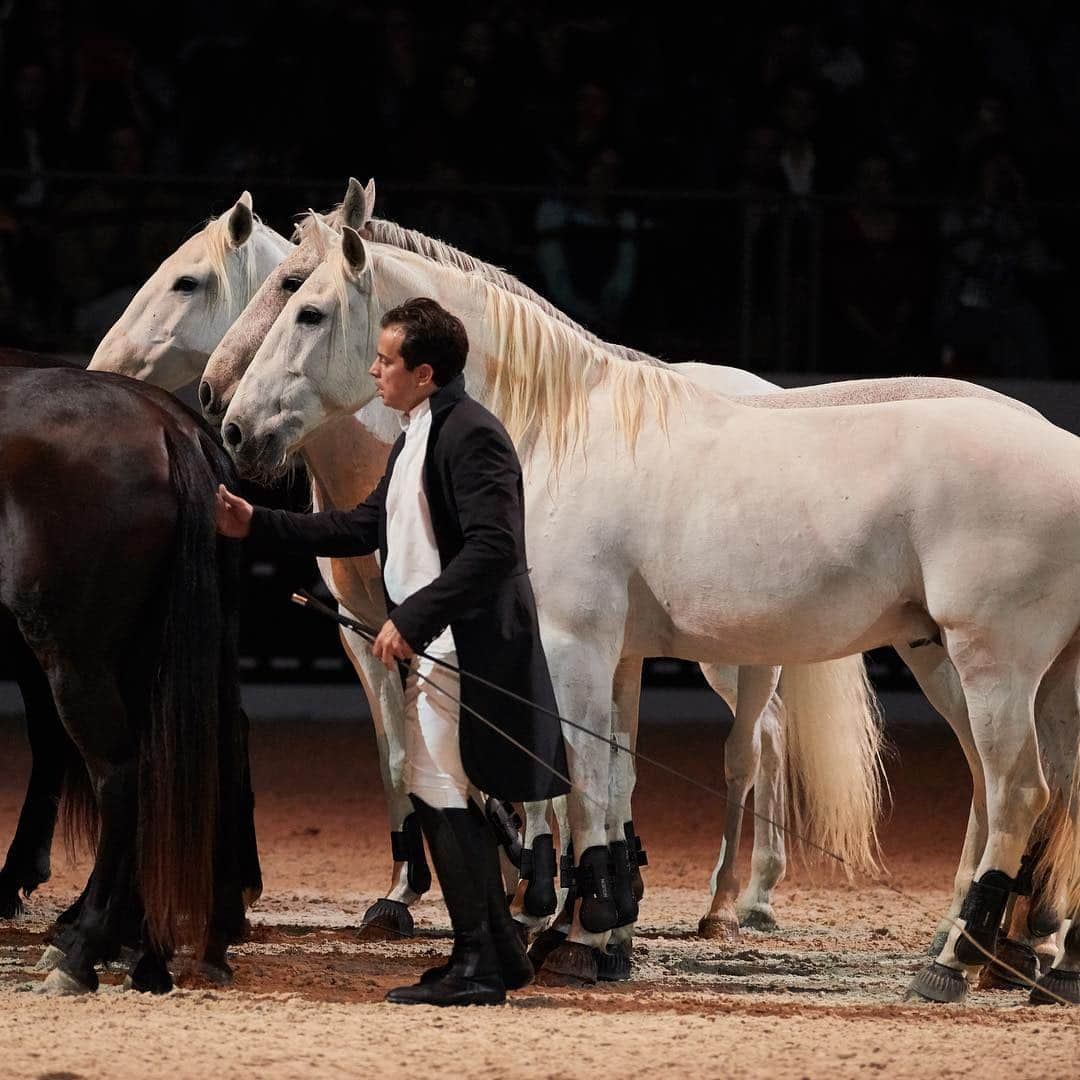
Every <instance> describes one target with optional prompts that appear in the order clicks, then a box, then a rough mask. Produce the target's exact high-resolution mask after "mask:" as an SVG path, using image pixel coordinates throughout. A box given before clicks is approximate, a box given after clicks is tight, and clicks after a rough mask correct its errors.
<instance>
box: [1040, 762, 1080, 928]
mask: <svg viewBox="0 0 1080 1080" xmlns="http://www.w3.org/2000/svg"><path fill="white" fill-rule="evenodd" d="M1068 766H1069V767H1070V768H1071V770H1072V777H1071V779H1069V781H1068V783H1066V784H1063V785H1061V787H1059V788H1058V789H1057V790H1056V791H1054V792H1053V794H1052V795H1051V798H1050V804H1049V805H1048V806H1047V808H1046V810H1044V811H1043V813H1042V816H1041V817H1040V818H1039V821H1038V822H1037V823H1036V826H1035V829H1034V830H1033V832H1032V835H1033V838H1034V839H1036V840H1038V841H1041V843H1040V845H1039V847H1040V851H1039V857H1038V859H1037V860H1036V862H1035V867H1034V875H1035V885H1036V892H1037V893H1039V894H1040V895H1042V896H1043V897H1046V898H1047V900H1048V901H1049V902H1050V903H1051V904H1052V906H1053V907H1054V908H1055V909H1056V910H1058V911H1059V914H1062V915H1064V916H1065V917H1066V918H1076V912H1078V911H1080V746H1078V747H1077V748H1076V749H1075V751H1074V752H1073V754H1072V755H1071V758H1070V760H1069V762H1068ZM1048 779H1051V784H1052V785H1053V781H1052V778H1050V777H1048Z"/></svg>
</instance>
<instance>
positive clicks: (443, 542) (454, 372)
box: [217, 298, 567, 1005]
mask: <svg viewBox="0 0 1080 1080" xmlns="http://www.w3.org/2000/svg"><path fill="white" fill-rule="evenodd" d="M381 325H382V331H381V333H380V335H379V343H378V351H377V353H376V356H375V361H374V363H373V364H372V365H371V374H372V376H373V377H374V378H375V381H376V383H377V384H378V394H379V396H380V397H381V398H382V401H383V404H385V405H387V406H389V407H390V408H391V409H396V410H398V411H400V412H401V414H402V417H401V426H402V428H403V431H402V434H401V436H400V437H399V438H398V440H397V442H396V443H395V444H394V447H393V449H392V450H391V451H390V459H389V461H388V463H387V467H386V474H385V475H384V476H383V478H382V480H380V481H379V484H378V486H377V487H376V488H375V490H374V491H373V492H372V493H371V495H369V496H368V497H367V499H365V500H364V501H363V502H362V503H361V504H360V505H359V506H357V507H356V508H355V509H354V510H350V511H340V510H330V511H325V512H323V513H317V514H292V513H288V512H287V511H284V510H267V509H263V508H257V507H253V506H252V505H251V504H250V503H248V502H245V501H244V500H243V499H241V498H238V497H237V496H235V495H233V494H231V493H230V492H228V491H227V490H226V489H225V488H224V487H222V488H220V489H219V492H218V504H217V522H218V530H219V531H220V532H221V533H223V534H224V535H226V536H233V537H244V536H248V535H257V536H259V537H261V538H263V539H264V540H268V541H270V542H271V543H273V544H277V545H278V546H280V547H281V548H282V549H285V550H288V551H291V552H305V553H308V554H311V555H330V556H337V557H346V556H351V555H366V554H369V553H370V552H372V551H375V550H378V551H379V553H380V566H381V567H382V570H383V587H384V590H385V593H386V600H387V610H388V612H389V613H390V618H388V619H387V621H386V622H385V623H384V624H383V627H382V629H381V630H380V631H379V634H378V636H377V637H376V639H375V642H374V643H373V645H372V651H373V652H374V654H375V656H377V657H378V658H379V659H380V660H381V661H382V662H383V663H384V664H386V665H387V666H388V667H392V666H393V665H394V664H396V663H397V662H398V661H408V662H409V667H408V674H407V677H406V680H405V709H406V734H405V741H406V746H405V754H406V782H407V784H408V788H409V797H410V798H411V799H412V802H413V804H414V806H415V807H416V811H417V814H418V816H419V818H420V823H421V827H422V829H423V832H424V835H425V837H426V838H427V843H428V848H429V849H430V851H431V857H432V861H433V863H434V864H435V871H436V873H437V875H438V878H439V884H440V885H441V886H442V890H443V896H444V898H445V900H446V907H447V909H448V911H449V912H450V921H451V923H452V925H453V928H454V948H453V952H452V953H451V956H450V961H449V963H448V964H445V965H442V966H441V967H438V968H433V969H431V970H430V971H427V972H425V973H424V975H423V976H422V977H421V979H420V982H419V984H417V985H416V986H409V987H400V988H398V989H396V990H391V991H390V993H389V994H388V995H387V999H388V1000H389V1001H392V1002H396V1003H399V1004H427V1005H471V1004H484V1005H487V1004H498V1003H500V1002H502V1001H504V1000H505V997H506V989H507V988H509V989H514V988H516V987H520V986H524V985H526V984H527V983H528V982H529V981H530V980H531V978H532V974H533V972H532V967H531V965H530V963H529V960H528V957H527V956H526V954H525V951H524V946H523V945H522V943H521V939H520V938H519V936H518V934H517V929H516V926H515V924H514V921H513V919H511V917H510V913H509V909H508V908H507V905H506V896H505V894H504V892H503V884H502V876H501V874H500V871H499V860H498V854H497V851H496V847H495V838H494V835H493V833H492V832H491V829H490V828H489V826H488V824H487V821H486V819H485V818H484V815H483V813H482V811H481V810H480V808H479V807H478V806H477V804H476V803H475V801H473V800H472V799H471V798H470V797H469V784H470V782H471V783H472V784H473V785H474V786H475V787H477V788H479V789H480V790H482V791H485V792H487V793H488V794H491V795H495V796H498V797H500V798H504V799H514V800H526V799H528V800H540V799H546V798H549V797H551V796H554V795H559V794H563V793H565V792H566V791H567V785H566V783H565V782H564V781H562V780H560V779H559V775H560V774H561V775H563V776H565V775H566V773H567V764H566V749H565V746H564V745H563V740H562V731H561V728H560V725H559V723H558V721H557V720H555V719H554V718H553V717H552V716H551V715H549V714H548V713H545V712H542V711H540V710H537V709H535V708H533V707H531V706H528V705H523V704H521V703H520V702H517V701H514V700H513V699H511V698H508V697H506V696H505V695H503V694H500V693H498V692H497V691H494V690H491V689H490V688H488V687H486V686H484V685H483V684H481V683H479V682H477V681H475V680H472V679H470V678H468V676H467V675H466V676H465V678H464V680H463V681H460V680H459V677H458V676H457V674H456V673H453V672H450V671H447V670H446V669H445V668H442V667H439V666H437V665H436V664H434V663H433V662H432V661H431V660H428V659H422V658H418V657H416V655H415V653H416V652H417V651H418V650H419V651H423V652H426V653H427V654H428V655H429V656H433V657H437V658H439V659H441V660H443V661H445V662H446V663H448V664H451V665H454V666H457V665H459V664H460V666H461V668H462V670H463V671H464V672H472V673H475V674H477V675H480V676H482V677H483V678H484V679H486V680H488V681H489V682H491V683H494V684H496V685H498V686H502V687H505V688H506V689H508V690H511V691H513V692H514V693H515V694H518V695H520V696H521V697H522V698H525V699H527V700H528V701H531V702H535V703H536V704H538V705H540V706H542V707H543V708H544V709H548V710H551V711H552V712H554V711H555V696H554V693H553V691H552V688H551V680H550V677H549V675H548V669H547V662H546V660H545V658H544V653H543V649H542V648H541V644H540V635H539V629H538V626H537V620H536V607H535V603H534V600H533V594H532V587H531V585H530V584H529V578H528V567H527V564H526V561H525V531H524V495H523V490H522V482H521V466H520V464H519V462H518V459H517V455H516V453H515V452H514V447H513V444H512V443H511V441H510V438H509V436H508V435H507V434H506V431H505V429H504V428H503V426H502V425H501V424H500V423H499V421H498V420H497V419H496V418H495V417H494V416H493V415H492V414H491V413H490V412H488V410H487V409H485V408H484V407H483V406H482V405H480V404H479V403H478V402H476V401H474V400H473V399H472V398H470V397H469V396H468V395H467V394H466V393H465V381H464V376H463V375H462V371H463V370H464V367H465V359H466V356H467V354H468V348H469V345H468V339H467V337H466V334H465V327H464V326H463V325H462V323H461V321H460V320H459V319H457V318H456V317H455V316H453V315H451V314H450V313H449V312H448V311H446V310H444V309H443V308H442V307H440V306H439V305H438V304H437V303H436V302H435V301H434V300H429V299H424V298H417V299H413V300H409V301H407V302H406V303H405V304H402V305H401V306H400V307H397V308H394V309H393V310H392V311H388V312H387V313H386V315H385V316H384V317H383V319H382V324H381ZM425 680H431V681H430V682H429V681H425ZM459 698H460V702H461V711H460V715H459V708H458V699H459ZM481 718H483V719H481ZM485 721H490V722H491V723H493V724H495V725H496V726H497V727H498V728H499V729H501V731H502V732H505V733H506V735H509V736H510V737H511V738H512V739H513V740H514V742H516V743H518V744H520V745H521V746H523V747H524V748H525V750H524V751H523V750H521V749H519V748H518V747H517V746H515V745H514V743H512V742H510V741H509V740H507V739H506V738H505V737H504V735H503V734H501V733H500V732H499V731H494V730H492V728H491V727H489V726H488V724H487V723H485ZM526 751H527V752H526Z"/></svg>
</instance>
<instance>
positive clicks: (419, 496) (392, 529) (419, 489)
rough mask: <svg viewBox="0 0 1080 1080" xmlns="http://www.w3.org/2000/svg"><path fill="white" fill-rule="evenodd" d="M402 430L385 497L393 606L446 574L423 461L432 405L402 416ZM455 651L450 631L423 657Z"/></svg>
mask: <svg viewBox="0 0 1080 1080" xmlns="http://www.w3.org/2000/svg"><path fill="white" fill-rule="evenodd" d="M401 426H402V429H403V430H404V432H405V445H404V447H402V450H401V453H400V454H399V455H398V459H397V461H396V462H395V463H394V473H393V475H392V476H391V477H390V487H389V488H388V490H387V492H386V565H385V566H384V567H383V582H384V583H385V585H386V594H387V596H389V597H390V599H391V600H393V602H394V603H395V604H400V603H402V602H403V601H405V600H407V599H408V598H409V597H410V596H412V594H413V593H415V592H418V591H419V590H420V589H422V588H423V587H424V586H425V585H430V584H431V583H432V582H433V581H434V580H435V579H436V578H437V577H438V576H439V575H440V574H441V573H442V561H441V560H440V558H439V549H438V546H437V545H436V543H435V530H434V529H433V528H432V527H431V510H430V508H429V507H428V500H427V493H426V492H425V491H424V458H425V457H426V455H427V444H428V436H429V435H430V434H431V402H430V400H429V399H427V398H425V399H424V400H423V401H422V402H420V404H419V405H417V406H416V407H415V408H414V409H413V410H412V411H411V412H407V413H402V415H401ZM391 618H392V616H391ZM410 644H413V643H412V642H410ZM453 650H454V638H453V635H452V634H451V633H450V627H447V628H446V629H445V630H444V631H443V632H442V633H441V634H440V635H439V636H438V637H437V638H436V639H435V640H434V641H433V642H432V643H431V644H430V645H429V646H428V647H427V649H425V652H428V653H433V654H436V655H443V654H445V653H447V652H453Z"/></svg>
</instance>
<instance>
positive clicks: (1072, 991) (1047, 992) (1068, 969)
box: [1028, 908, 1080, 1005]
mask: <svg viewBox="0 0 1080 1080" xmlns="http://www.w3.org/2000/svg"><path fill="white" fill-rule="evenodd" d="M1028 1000H1029V1001H1030V1003H1031V1004H1032V1005H1061V1004H1065V1003H1067V1004H1069V1005H1080V908H1078V909H1077V910H1075V911H1074V912H1073V913H1072V921H1071V923H1070V925H1069V929H1068V930H1067V931H1066V933H1065V937H1064V940H1063V941H1062V946H1061V949H1060V950H1059V952H1058V955H1057V958H1056V959H1055V960H1054V963H1053V966H1052V967H1051V968H1050V969H1049V970H1048V971H1047V972H1045V974H1043V975H1041V976H1039V979H1038V982H1037V985H1036V986H1035V987H1033V988H1032V990H1031V994H1030V996H1029V998H1028Z"/></svg>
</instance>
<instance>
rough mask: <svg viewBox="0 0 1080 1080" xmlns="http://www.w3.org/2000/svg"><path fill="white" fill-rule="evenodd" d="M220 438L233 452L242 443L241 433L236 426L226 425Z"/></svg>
mask: <svg viewBox="0 0 1080 1080" xmlns="http://www.w3.org/2000/svg"><path fill="white" fill-rule="evenodd" d="M222 437H223V438H224V439H225V442H226V444H227V445H228V446H231V447H232V448H233V449H234V450H235V449H236V448H237V447H238V446H239V445H240V444H241V443H242V442H243V441H244V435H243V432H241V430H240V427H239V425H238V424H226V425H225V430H224V431H223V432H222Z"/></svg>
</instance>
